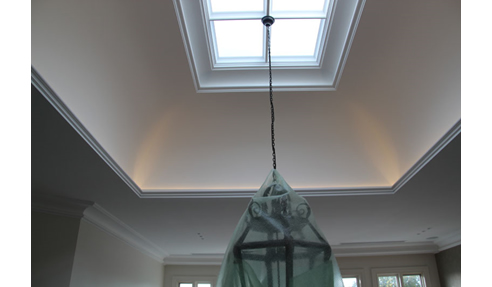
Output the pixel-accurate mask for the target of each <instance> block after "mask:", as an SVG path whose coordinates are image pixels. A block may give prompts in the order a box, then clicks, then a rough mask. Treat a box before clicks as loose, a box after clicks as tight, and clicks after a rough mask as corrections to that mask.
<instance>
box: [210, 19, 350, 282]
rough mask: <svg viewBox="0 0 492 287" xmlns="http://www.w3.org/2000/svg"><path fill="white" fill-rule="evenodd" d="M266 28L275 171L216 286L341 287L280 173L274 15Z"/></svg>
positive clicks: (242, 223) (303, 204)
mask: <svg viewBox="0 0 492 287" xmlns="http://www.w3.org/2000/svg"><path fill="white" fill-rule="evenodd" d="M262 22H263V24H264V25H265V27H266V29H267V44H268V68H269V69H268V70H269V74H270V107H271V116H272V122H271V138H272V160H273V169H272V171H271V172H270V174H269V175H268V177H267V179H266V180H265V182H264V183H263V185H262V186H261V188H260V189H259V190H258V192H257V193H256V194H255V195H254V197H253V198H252V199H251V202H250V203H249V205H248V208H247V210H246V211H245V212H244V214H243V216H242V217H241V219H240V220H239V223H238V225H237V227H236V230H235V231H234V234H233V236H232V239H231V241H230V243H229V246H228V248H227V251H226V254H225V257H224V260H223V262H222V266H221V269H220V273H219V277H218V280H217V287H343V282H342V277H341V275H340V270H339V268H338V265H337V262H336V260H335V257H334V256H333V254H332V250H331V247H330V245H329V244H328V242H327V241H326V239H325V237H324V236H323V233H322V232H321V231H320V230H319V228H318V227H317V225H316V222H315V220H314V215H313V214H312V212H311V208H310V207H309V204H308V203H307V201H306V200H305V199H304V198H303V197H301V196H300V195H298V194H297V193H296V192H295V191H294V190H293V189H292V188H291V187H290V186H289V185H288V184H287V182H285V180H284V179H283V178H282V176H281V175H280V173H279V172H278V171H277V169H276V168H277V162H276V153H275V133H274V123H275V116H274V108H273V89H272V66H271V56H270V26H271V25H272V24H273V23H274V22H275V19H274V18H273V17H271V16H265V17H263V19H262Z"/></svg>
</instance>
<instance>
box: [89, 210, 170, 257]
mask: <svg viewBox="0 0 492 287" xmlns="http://www.w3.org/2000/svg"><path fill="white" fill-rule="evenodd" d="M82 220H85V221H86V222H88V223H90V224H92V225H94V226H96V227H98V228H100V229H101V230H102V231H105V232H106V233H108V234H110V235H112V236H114V237H116V238H118V239H120V240H122V241H123V242H125V243H126V244H128V245H130V246H131V247H133V248H135V249H137V250H139V251H140V252H142V253H144V254H146V255H148V256H149V257H151V258H153V259H155V260H157V261H158V262H160V263H163V258H164V257H166V256H168V253H167V252H165V251H164V250H162V249H161V248H160V247H158V246H157V245H155V244H154V243H152V242H151V241H149V240H148V239H146V238H145V237H144V236H142V235H141V234H140V233H138V232H137V231H135V230H134V229H133V228H131V227H130V226H128V225H127V224H125V223H124V222H123V221H121V220H119V219H118V218H117V217H115V216H114V215H112V214H111V213H109V212H108V211H107V210H105V209H104V208H102V207H101V206H100V205H98V204H97V203H95V204H94V205H93V206H91V207H89V208H87V209H86V210H85V212H84V217H83V218H82Z"/></svg>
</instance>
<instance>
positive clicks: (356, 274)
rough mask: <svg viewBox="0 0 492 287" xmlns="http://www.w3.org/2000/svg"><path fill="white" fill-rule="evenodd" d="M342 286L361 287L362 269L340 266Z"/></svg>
mask: <svg viewBox="0 0 492 287" xmlns="http://www.w3.org/2000/svg"><path fill="white" fill-rule="evenodd" d="M340 273H341V274H342V281H343V287H361V286H362V277H363V276H364V269H362V268H359V269H345V268H341V269H340Z"/></svg>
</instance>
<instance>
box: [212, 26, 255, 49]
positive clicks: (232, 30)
mask: <svg viewBox="0 0 492 287" xmlns="http://www.w3.org/2000/svg"><path fill="white" fill-rule="evenodd" d="M212 23H213V25H214V27H215V37H216V41H217V50H218V54H219V58H220V57H261V56H262V55H263V24H262V23H261V21H258V20H232V21H213V22H212Z"/></svg>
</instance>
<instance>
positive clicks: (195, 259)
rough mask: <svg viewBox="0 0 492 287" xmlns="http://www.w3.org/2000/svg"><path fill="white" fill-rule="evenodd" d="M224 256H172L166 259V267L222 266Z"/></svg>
mask: <svg viewBox="0 0 492 287" xmlns="http://www.w3.org/2000/svg"><path fill="white" fill-rule="evenodd" d="M223 259H224V254H203V255H200V254H191V255H170V256H168V257H165V258H164V265H221V264H222V260H223Z"/></svg>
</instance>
